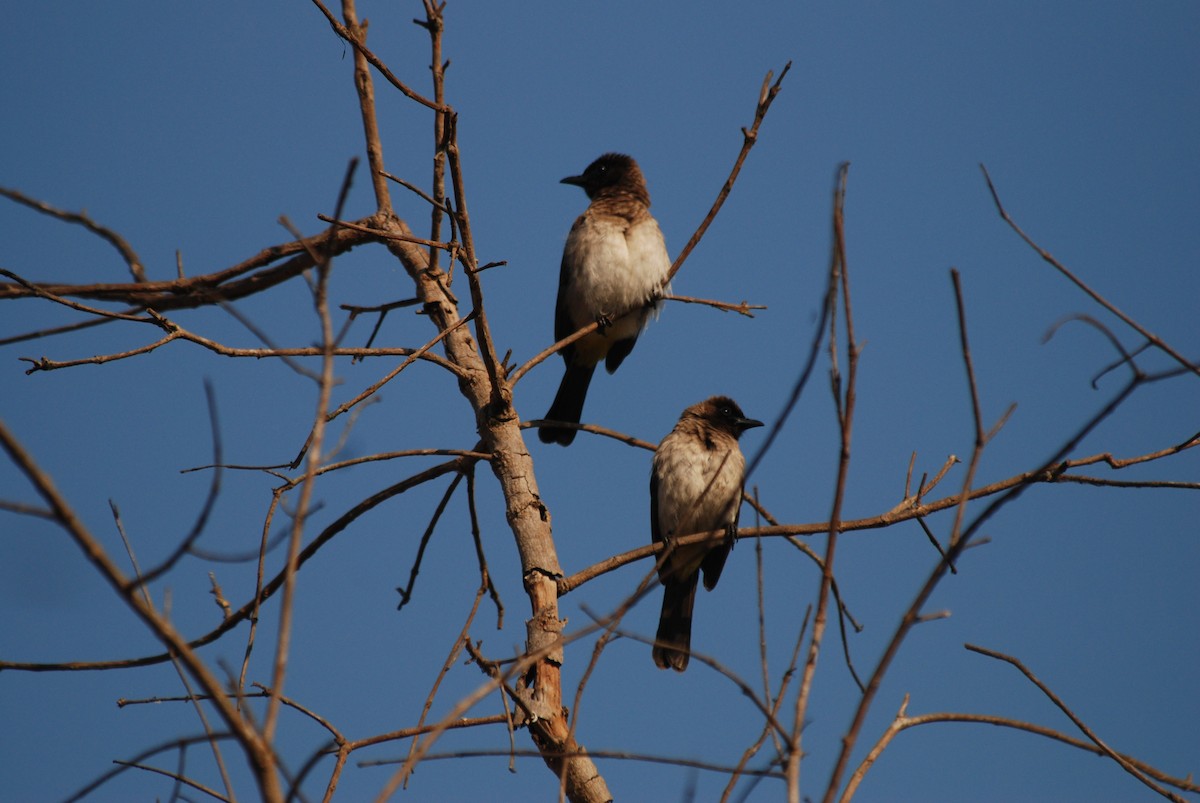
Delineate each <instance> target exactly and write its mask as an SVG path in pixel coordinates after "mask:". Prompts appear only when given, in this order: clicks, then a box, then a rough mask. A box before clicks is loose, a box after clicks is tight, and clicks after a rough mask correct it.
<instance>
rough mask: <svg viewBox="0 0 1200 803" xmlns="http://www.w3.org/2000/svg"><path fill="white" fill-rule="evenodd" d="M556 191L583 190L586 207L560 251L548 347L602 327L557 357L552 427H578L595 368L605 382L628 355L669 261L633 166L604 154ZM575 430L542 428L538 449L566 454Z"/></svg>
mask: <svg viewBox="0 0 1200 803" xmlns="http://www.w3.org/2000/svg"><path fill="white" fill-rule="evenodd" d="M562 183H563V184H574V185H576V186H579V187H582V188H583V191H584V192H586V193H587V196H588V198H590V199H591V203H590V204H589V205H588V208H587V210H586V211H585V212H584V213H583V214H582V215H580V216H579V218H578V219H576V221H575V224H574V225H573V226H571V232H570V234H568V235H567V243H566V246H564V248H563V256H562V267H561V268H560V270H559V275H558V304H557V306H556V307H555V309H554V339H555V340H562V339H563V338H564V337H566V336H567V335H569V334H571V333H572V332H574V331H576V330H578V329H580V328H582V327H584V326H586V325H587V324H589V323H592V322H593V321H598V320H599V321H602V325H601V327H600V328H599V329H597V330H596V331H595V332H592V333H591V334H589V335H588V336H587V337H584V338H583V339H581V340H577V341H575V342H574V343H572V344H571V345H569V346H567V347H566V348H564V349H563V350H562V352H561V354H562V357H563V360H564V361H565V362H566V364H567V368H566V372H565V373H564V374H563V378H562V383H561V384H559V386H558V393H557V394H556V395H555V396H554V402H553V404H551V405H550V410H549V411H548V412H547V413H546V416H545V417H546V418H548V419H550V420H552V421H566V422H569V423H573V424H577V423H579V419H580V418H581V417H582V415H583V402H584V399H585V398H586V397H587V390H588V385H589V384H590V383H591V381H592V374H593V373H594V372H595V370H596V364H597V363H599V362H600V361H601V360H604V367H605V369H607V371H608V372H609V373H610V374H611V373H612V372H613V371H615V370H617V367H618V366H619V365H620V364H621V362H622V361H623V360H624V359H625V358H626V357H628V356H629V352H631V351H633V346H634V344H635V343H636V342H637V339H638V335H639V334H641V332H642V329H643V327H645V325H646V321H647V319H648V318H649V317H650V313H651V311H652V310H653V309H655V308H656V305H655V301H656V300H657V299H658V298H659V297H661V296H662V295H663V294H664V293H666V292H669V288H668V287H664V283H665V281H666V278H667V274H668V273H669V272H670V269H671V258H670V257H668V256H667V246H666V243H665V242H664V241H663V235H662V231H660V230H659V228H658V222H657V221H655V219H654V218H653V217H651V216H650V193H649V192H648V191H647V190H646V179H645V178H644V177H643V176H642V171H641V168H639V167H638V165H637V162H635V161H634V160H633V159H631V158H630V157H628V156H625V155H624V154H620V153H606V154H604V155H603V156H601V157H600V158H599V159H597V160H596V161H594V162H592V163H591V164H590V165H588V168H587V170H584V171H583V175H580V176H568V177H567V178H564V179H563V180H562ZM575 432H576V430H574V429H570V428H564V427H553V426H543V427H541V429H539V430H538V437H539V438H541V439H542V441H543V442H545V443H560V444H562V445H563V446H569V445H570V443H571V441H573V440H575Z"/></svg>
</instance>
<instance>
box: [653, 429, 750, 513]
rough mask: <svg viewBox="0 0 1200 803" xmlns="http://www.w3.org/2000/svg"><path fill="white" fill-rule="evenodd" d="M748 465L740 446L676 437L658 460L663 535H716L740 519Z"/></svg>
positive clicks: (668, 440) (665, 444)
mask: <svg viewBox="0 0 1200 803" xmlns="http://www.w3.org/2000/svg"><path fill="white" fill-rule="evenodd" d="M745 466H746V460H745V458H744V457H743V456H742V453H741V451H740V450H739V449H737V448H736V445H735V446H734V447H733V448H709V447H708V446H706V445H705V444H704V441H703V440H702V439H701V438H700V437H698V436H697V435H696V434H694V433H672V434H671V435H669V436H668V437H667V438H665V439H664V440H663V442H662V444H661V445H660V446H659V448H658V451H657V452H656V453H655V457H654V472H655V474H656V476H657V477H658V478H659V481H658V525H659V531H660V532H661V534H662V535H663V536H666V537H671V536H676V535H687V534H689V533H694V532H702V531H705V530H716V529H720V528H722V527H725V526H727V525H730V524H732V523H734V522H735V521H736V520H737V506H738V503H739V502H740V501H741V489H742V474H743V472H744V471H745Z"/></svg>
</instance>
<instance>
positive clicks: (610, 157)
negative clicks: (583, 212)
mask: <svg viewBox="0 0 1200 803" xmlns="http://www.w3.org/2000/svg"><path fill="white" fill-rule="evenodd" d="M560 183H562V184H574V185H575V186H576V187H582V188H583V191H584V192H586V193H587V196H588V198H595V197H596V196H597V195H598V194H600V193H602V192H603V191H604V190H609V189H619V190H626V191H629V192H634V193H636V194H640V195H647V193H646V179H645V177H643V176H642V170H641V168H639V167H638V163H637V162H635V161H634V160H633V157H631V156H626V155H625V154H623V153H606V154H604V155H603V156H601V157H600V158H599V159H597V160H596V161H594V162H592V163H591V164H590V165H588V166H587V170H584V171H583V173H582V174H581V175H578V176H567V177H566V178H564V179H563V180H562V181H561V182H560ZM648 201H649V198H648V196H647V202H648ZM647 205H648V203H647Z"/></svg>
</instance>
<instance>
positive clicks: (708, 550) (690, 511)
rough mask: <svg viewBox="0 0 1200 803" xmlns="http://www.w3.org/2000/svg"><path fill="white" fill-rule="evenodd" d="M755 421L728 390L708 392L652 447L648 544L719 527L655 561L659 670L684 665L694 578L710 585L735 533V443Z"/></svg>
mask: <svg viewBox="0 0 1200 803" xmlns="http://www.w3.org/2000/svg"><path fill="white" fill-rule="evenodd" d="M761 426H762V422H761V421H756V420H754V419H753V418H747V417H746V416H745V414H744V413H743V412H742V408H740V407H738V405H737V402H735V401H734V400H733V399H731V398H729V397H728V396H713V397H712V398H709V399H705V400H704V401H702V402H700V403H699V404H693V405H692V406H691V407H688V408H687V409H686V410H684V411H683V413H682V414H681V415H680V416H679V422H678V423H677V424H675V428H674V429H672V430H671V431H670V432H669V433H668V434H667V436H666V437H665V438H663V439H662V442H661V443H660V444H659V445H658V449H657V450H656V451H655V452H654V461H653V463H652V467H651V471H650V533H651V536H652V537H653V539H654V542H655V543H665V544H667V545H668V548H669V547H670V545H671V543H672V542H673V541H674V540H675V539H676V538H677V537H680V536H684V535H689V534H691V533H699V532H707V531H711V530H724V531H725V534H726V537H725V540H724V541H723V542H721V543H720V544H717V545H715V546H714V545H712V544H711V543H705V544H688V545H687V546H680V547H676V548H675V549H673V550H671V551H670V552H669V554H667V556H666V557H665V558H664V559H660V561H659V566H658V580H659V582H660V583H662V585H663V601H662V613H661V614H660V615H659V618H658V634H657V635H656V636H655V638H654V650H653V654H654V663H655V664H657V665H658V667H659V668H660V669H668V668H669V669H674V670H676V671H677V672H682V671H684V670H685V669H687V665H688V658H689V657H690V655H691V643H692V606H693V605H694V604H695V601H696V583H697V581H698V580H699V578H700V573H701V572H703V573H704V587H705V588H706V589H707V590H709V591H712V590H713V588H714V587H715V586H716V585H717V581H718V580H719V579H721V570H722V569H723V568H724V567H725V559H726V558H728V557H729V551H730V549H732V548H733V539H734V537H735V536H736V535H737V526H738V513H739V511H740V509H741V505H742V483H743V481H744V480H745V471H746V458H745V457H744V456H743V455H742V450H741V449H740V448H739V447H738V439H739V438H740V437H741V436H742V433H743V432H745V431H746V430H748V429H751V428H753V427H761Z"/></svg>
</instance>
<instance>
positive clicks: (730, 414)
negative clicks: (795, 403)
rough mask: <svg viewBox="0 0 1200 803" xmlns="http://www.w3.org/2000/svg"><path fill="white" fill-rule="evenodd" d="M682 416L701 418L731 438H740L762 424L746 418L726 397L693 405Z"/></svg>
mask: <svg viewBox="0 0 1200 803" xmlns="http://www.w3.org/2000/svg"><path fill="white" fill-rule="evenodd" d="M683 415H684V416H689V415H690V416H693V417H695V418H702V419H704V420H705V421H707V422H708V423H710V424H712V425H713V426H715V427H717V428H718V429H723V430H725V431H726V432H728V433H729V434H730V435H732V436H733V437H735V438H737V437H740V436H741V434H742V433H743V432H745V431H746V430H748V429H753V428H754V427H761V426H762V425H763V422H761V421H757V420H755V419H753V418H746V414H745V413H743V412H742V408H741V407H738V403H737V402H735V401H734V400H733V399H731V398H729V397H728V396H713V397H712V398H709V399H705V400H704V401H702V402H700V403H699V404H693V405H692V406H691V407H689V408H687V409H686V410H684V411H683Z"/></svg>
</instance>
